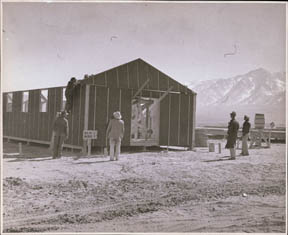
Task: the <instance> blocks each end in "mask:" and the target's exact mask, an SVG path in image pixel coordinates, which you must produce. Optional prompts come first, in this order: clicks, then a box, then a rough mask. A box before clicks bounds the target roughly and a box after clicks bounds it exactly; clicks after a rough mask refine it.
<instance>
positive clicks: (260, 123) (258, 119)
mask: <svg viewBox="0 0 288 235" xmlns="http://www.w3.org/2000/svg"><path fill="white" fill-rule="evenodd" d="M254 124H255V129H264V127H265V117H264V114H261V113H256V114H255V119H254Z"/></svg>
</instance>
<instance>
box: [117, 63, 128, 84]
mask: <svg viewBox="0 0 288 235" xmlns="http://www.w3.org/2000/svg"><path fill="white" fill-rule="evenodd" d="M127 66H128V65H122V66H120V67H118V79H119V87H120V88H125V89H127V88H128V82H129V80H128V71H127Z"/></svg>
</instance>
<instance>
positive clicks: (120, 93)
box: [119, 89, 122, 112]
mask: <svg viewBox="0 0 288 235" xmlns="http://www.w3.org/2000/svg"><path fill="white" fill-rule="evenodd" d="M121 94H122V89H120V95H119V96H120V97H119V112H121V102H122V101H121Z"/></svg>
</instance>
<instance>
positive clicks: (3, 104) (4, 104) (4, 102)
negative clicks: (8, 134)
mask: <svg viewBox="0 0 288 235" xmlns="http://www.w3.org/2000/svg"><path fill="white" fill-rule="evenodd" d="M7 95H8V93H5V94H2V112H3V114H4V113H6V112H7Z"/></svg>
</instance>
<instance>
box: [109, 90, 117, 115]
mask: <svg viewBox="0 0 288 235" xmlns="http://www.w3.org/2000/svg"><path fill="white" fill-rule="evenodd" d="M119 97H120V89H117V88H110V91H109V109H108V110H109V111H108V117H109V118H110V117H112V115H113V113H114V112H116V111H119V110H120V102H119V101H120V99H119Z"/></svg>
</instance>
